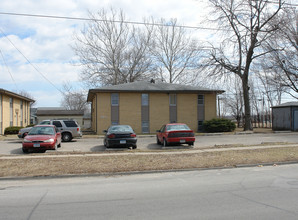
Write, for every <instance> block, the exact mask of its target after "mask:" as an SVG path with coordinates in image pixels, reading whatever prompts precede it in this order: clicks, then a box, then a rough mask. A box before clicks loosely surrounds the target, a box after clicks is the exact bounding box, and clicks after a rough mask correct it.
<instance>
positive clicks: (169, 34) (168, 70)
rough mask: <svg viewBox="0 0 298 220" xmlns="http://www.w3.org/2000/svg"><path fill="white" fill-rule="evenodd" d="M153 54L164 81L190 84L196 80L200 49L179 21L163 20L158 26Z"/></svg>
mask: <svg viewBox="0 0 298 220" xmlns="http://www.w3.org/2000/svg"><path fill="white" fill-rule="evenodd" d="M151 53H152V57H153V60H154V61H155V65H156V70H157V71H158V73H159V76H160V78H161V79H162V81H166V82H168V83H175V82H179V83H190V82H192V81H193V79H194V78H196V77H195V76H196V74H197V73H198V66H199V64H198V61H199V54H200V49H199V47H198V44H197V42H196V41H195V40H194V39H193V38H191V36H190V33H187V32H186V30H185V28H183V27H181V26H179V25H178V24H177V20H175V19H172V20H170V21H169V22H167V21H165V20H164V19H161V20H160V22H159V24H158V25H156V28H155V32H154V41H153V45H152V47H151Z"/></svg>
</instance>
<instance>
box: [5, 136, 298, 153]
mask: <svg viewBox="0 0 298 220" xmlns="http://www.w3.org/2000/svg"><path fill="white" fill-rule="evenodd" d="M272 143H298V135H297V132H288V133H265V134H232V135H226V134H224V135H220V134H217V135H199V136H196V142H195V145H194V146H193V147H189V146H188V145H180V146H169V147H165V148H164V147H162V146H160V145H157V144H156V137H155V136H154V135H150V136H145V135H139V136H138V149H139V150H146V151H148V150H149V151H150V150H160V149H163V150H165V149H169V150H171V149H191V148H195V149H196V148H197V149H199V148H205V147H214V146H215V145H241V144H242V145H259V144H272ZM21 146H22V140H21V139H17V138H15V139H6V140H5V139H4V140H3V141H0V155H11V154H13V155H17V154H23V152H22V150H21ZM110 150H113V151H114V150H119V151H123V150H127V149H126V148H112V149H111V148H110V149H106V148H105V147H104V146H103V139H102V137H97V136H85V137H83V138H82V139H75V140H73V141H71V142H63V143H62V147H61V148H59V149H58V151H60V152H73V151H75V152H103V151H110ZM48 152H51V151H48Z"/></svg>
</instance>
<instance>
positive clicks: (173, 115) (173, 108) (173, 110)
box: [169, 94, 177, 123]
mask: <svg viewBox="0 0 298 220" xmlns="http://www.w3.org/2000/svg"><path fill="white" fill-rule="evenodd" d="M169 97H170V109H169V110H170V122H171V123H175V122H177V96H176V94H170V95H169Z"/></svg>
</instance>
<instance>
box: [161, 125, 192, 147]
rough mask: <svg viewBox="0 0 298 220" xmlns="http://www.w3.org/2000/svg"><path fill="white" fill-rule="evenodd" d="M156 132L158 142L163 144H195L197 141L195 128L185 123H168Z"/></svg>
mask: <svg viewBox="0 0 298 220" xmlns="http://www.w3.org/2000/svg"><path fill="white" fill-rule="evenodd" d="M156 132H157V134H156V141H157V144H163V146H167V145H169V144H188V145H193V144H194V142H195V135H194V132H193V130H191V129H190V128H189V127H188V126H187V125H186V124H183V123H171V124H166V125H163V126H162V127H161V129H160V130H157V131H156Z"/></svg>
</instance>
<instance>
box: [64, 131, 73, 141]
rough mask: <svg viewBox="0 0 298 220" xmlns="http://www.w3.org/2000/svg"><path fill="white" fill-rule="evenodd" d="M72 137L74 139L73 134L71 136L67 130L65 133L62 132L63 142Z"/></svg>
mask: <svg viewBox="0 0 298 220" xmlns="http://www.w3.org/2000/svg"><path fill="white" fill-rule="evenodd" d="M71 139H72V136H71V134H70V133H68V132H65V133H63V134H62V140H63V142H69V141H71Z"/></svg>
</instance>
